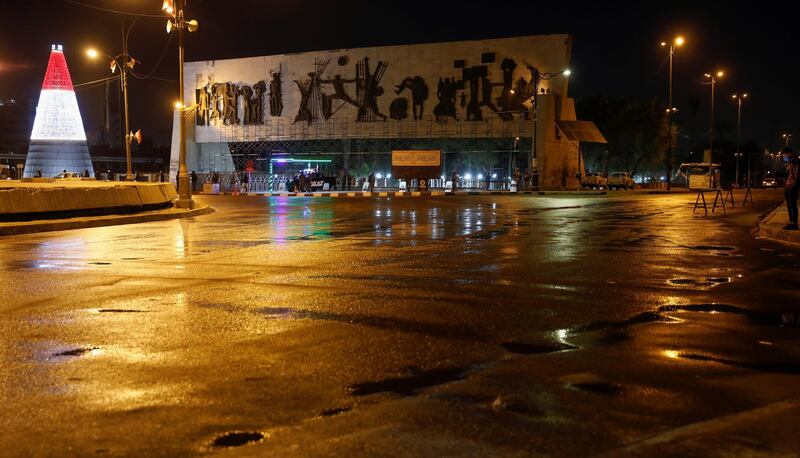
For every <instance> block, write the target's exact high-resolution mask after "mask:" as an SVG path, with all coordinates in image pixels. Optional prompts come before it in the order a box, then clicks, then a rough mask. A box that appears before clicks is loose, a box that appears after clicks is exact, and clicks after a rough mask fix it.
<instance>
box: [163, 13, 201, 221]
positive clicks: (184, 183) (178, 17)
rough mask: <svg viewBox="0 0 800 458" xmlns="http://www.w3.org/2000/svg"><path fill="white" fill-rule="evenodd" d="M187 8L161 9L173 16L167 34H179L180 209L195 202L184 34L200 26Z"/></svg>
mask: <svg viewBox="0 0 800 458" xmlns="http://www.w3.org/2000/svg"><path fill="white" fill-rule="evenodd" d="M185 8H186V0H177V1H174V0H164V3H163V4H162V5H161V9H162V10H163V11H164V12H165V13H166V14H168V15H169V16H171V19H168V20H167V33H172V31H173V30H176V31H177V32H178V91H179V93H180V98H179V99H178V100H179V103H180V108H178V104H176V108H177V109H178V110H179V113H180V116H179V118H180V119H179V122H178V126H179V131H178V137H179V140H180V141H179V145H180V146H179V149H178V201H177V202H176V204H175V205H176V206H177V207H178V208H194V201H192V189H191V186H190V185H189V172H188V168H187V167H186V115H187V113H188V112H189V111H191V110H190V109H189V108H187V107H186V104H185V102H184V100H183V92H184V91H183V33H184V31H186V30H188V31H189V32H194V31H196V30H197V27H198V24H197V21H195V20H190V21H187V20H186V19H185V18H184V14H183V11H184V9H185Z"/></svg>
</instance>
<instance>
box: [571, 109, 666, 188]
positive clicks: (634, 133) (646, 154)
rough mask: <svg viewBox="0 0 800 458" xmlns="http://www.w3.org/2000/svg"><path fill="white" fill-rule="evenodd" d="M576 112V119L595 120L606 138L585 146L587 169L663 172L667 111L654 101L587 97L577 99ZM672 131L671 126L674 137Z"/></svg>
mask: <svg viewBox="0 0 800 458" xmlns="http://www.w3.org/2000/svg"><path fill="white" fill-rule="evenodd" d="M577 112H578V118H579V119H589V120H592V121H594V122H595V124H596V125H597V127H598V128H599V129H600V131H601V132H602V133H603V135H604V136H605V137H606V140H608V144H606V145H597V144H593V145H586V146H584V149H583V151H584V158H585V160H586V163H587V166H588V167H589V168H594V170H596V171H601V172H604V173H608V172H609V169H614V170H612V171H616V170H623V171H626V172H629V173H631V175H635V174H637V173H640V172H644V173H645V174H651V173H656V174H661V175H663V170H664V168H665V164H666V163H665V161H666V151H667V139H668V132H669V131H668V128H667V119H666V118H667V116H666V111H665V110H664V109H663V108H661V107H659V105H658V104H657V103H656V102H655V100H640V99H636V98H632V97H605V96H595V97H586V98H583V99H582V100H580V101H579V102H578V104H577ZM675 130H676V128H675V127H673V136H675ZM674 145H675V141H674V138H673V147H674Z"/></svg>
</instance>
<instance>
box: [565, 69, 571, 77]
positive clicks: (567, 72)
mask: <svg viewBox="0 0 800 458" xmlns="http://www.w3.org/2000/svg"><path fill="white" fill-rule="evenodd" d="M571 74H572V70H570V69H566V70H564V76H569V75H571Z"/></svg>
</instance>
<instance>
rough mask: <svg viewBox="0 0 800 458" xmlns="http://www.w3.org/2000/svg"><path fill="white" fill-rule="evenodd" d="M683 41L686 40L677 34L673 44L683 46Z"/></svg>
mask: <svg viewBox="0 0 800 458" xmlns="http://www.w3.org/2000/svg"><path fill="white" fill-rule="evenodd" d="M685 42H686V40H684V39H683V37H682V36H680V35H678V36H677V37H675V45H676V46H683V43H685Z"/></svg>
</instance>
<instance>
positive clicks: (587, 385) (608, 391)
mask: <svg viewBox="0 0 800 458" xmlns="http://www.w3.org/2000/svg"><path fill="white" fill-rule="evenodd" d="M567 386H569V387H570V388H575V389H578V390H581V391H587V392H589V393H593V394H602V395H604V396H617V395H620V394H622V391H623V390H622V385H619V384H617V383H609V382H582V383H570V384H568V385H567Z"/></svg>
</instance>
